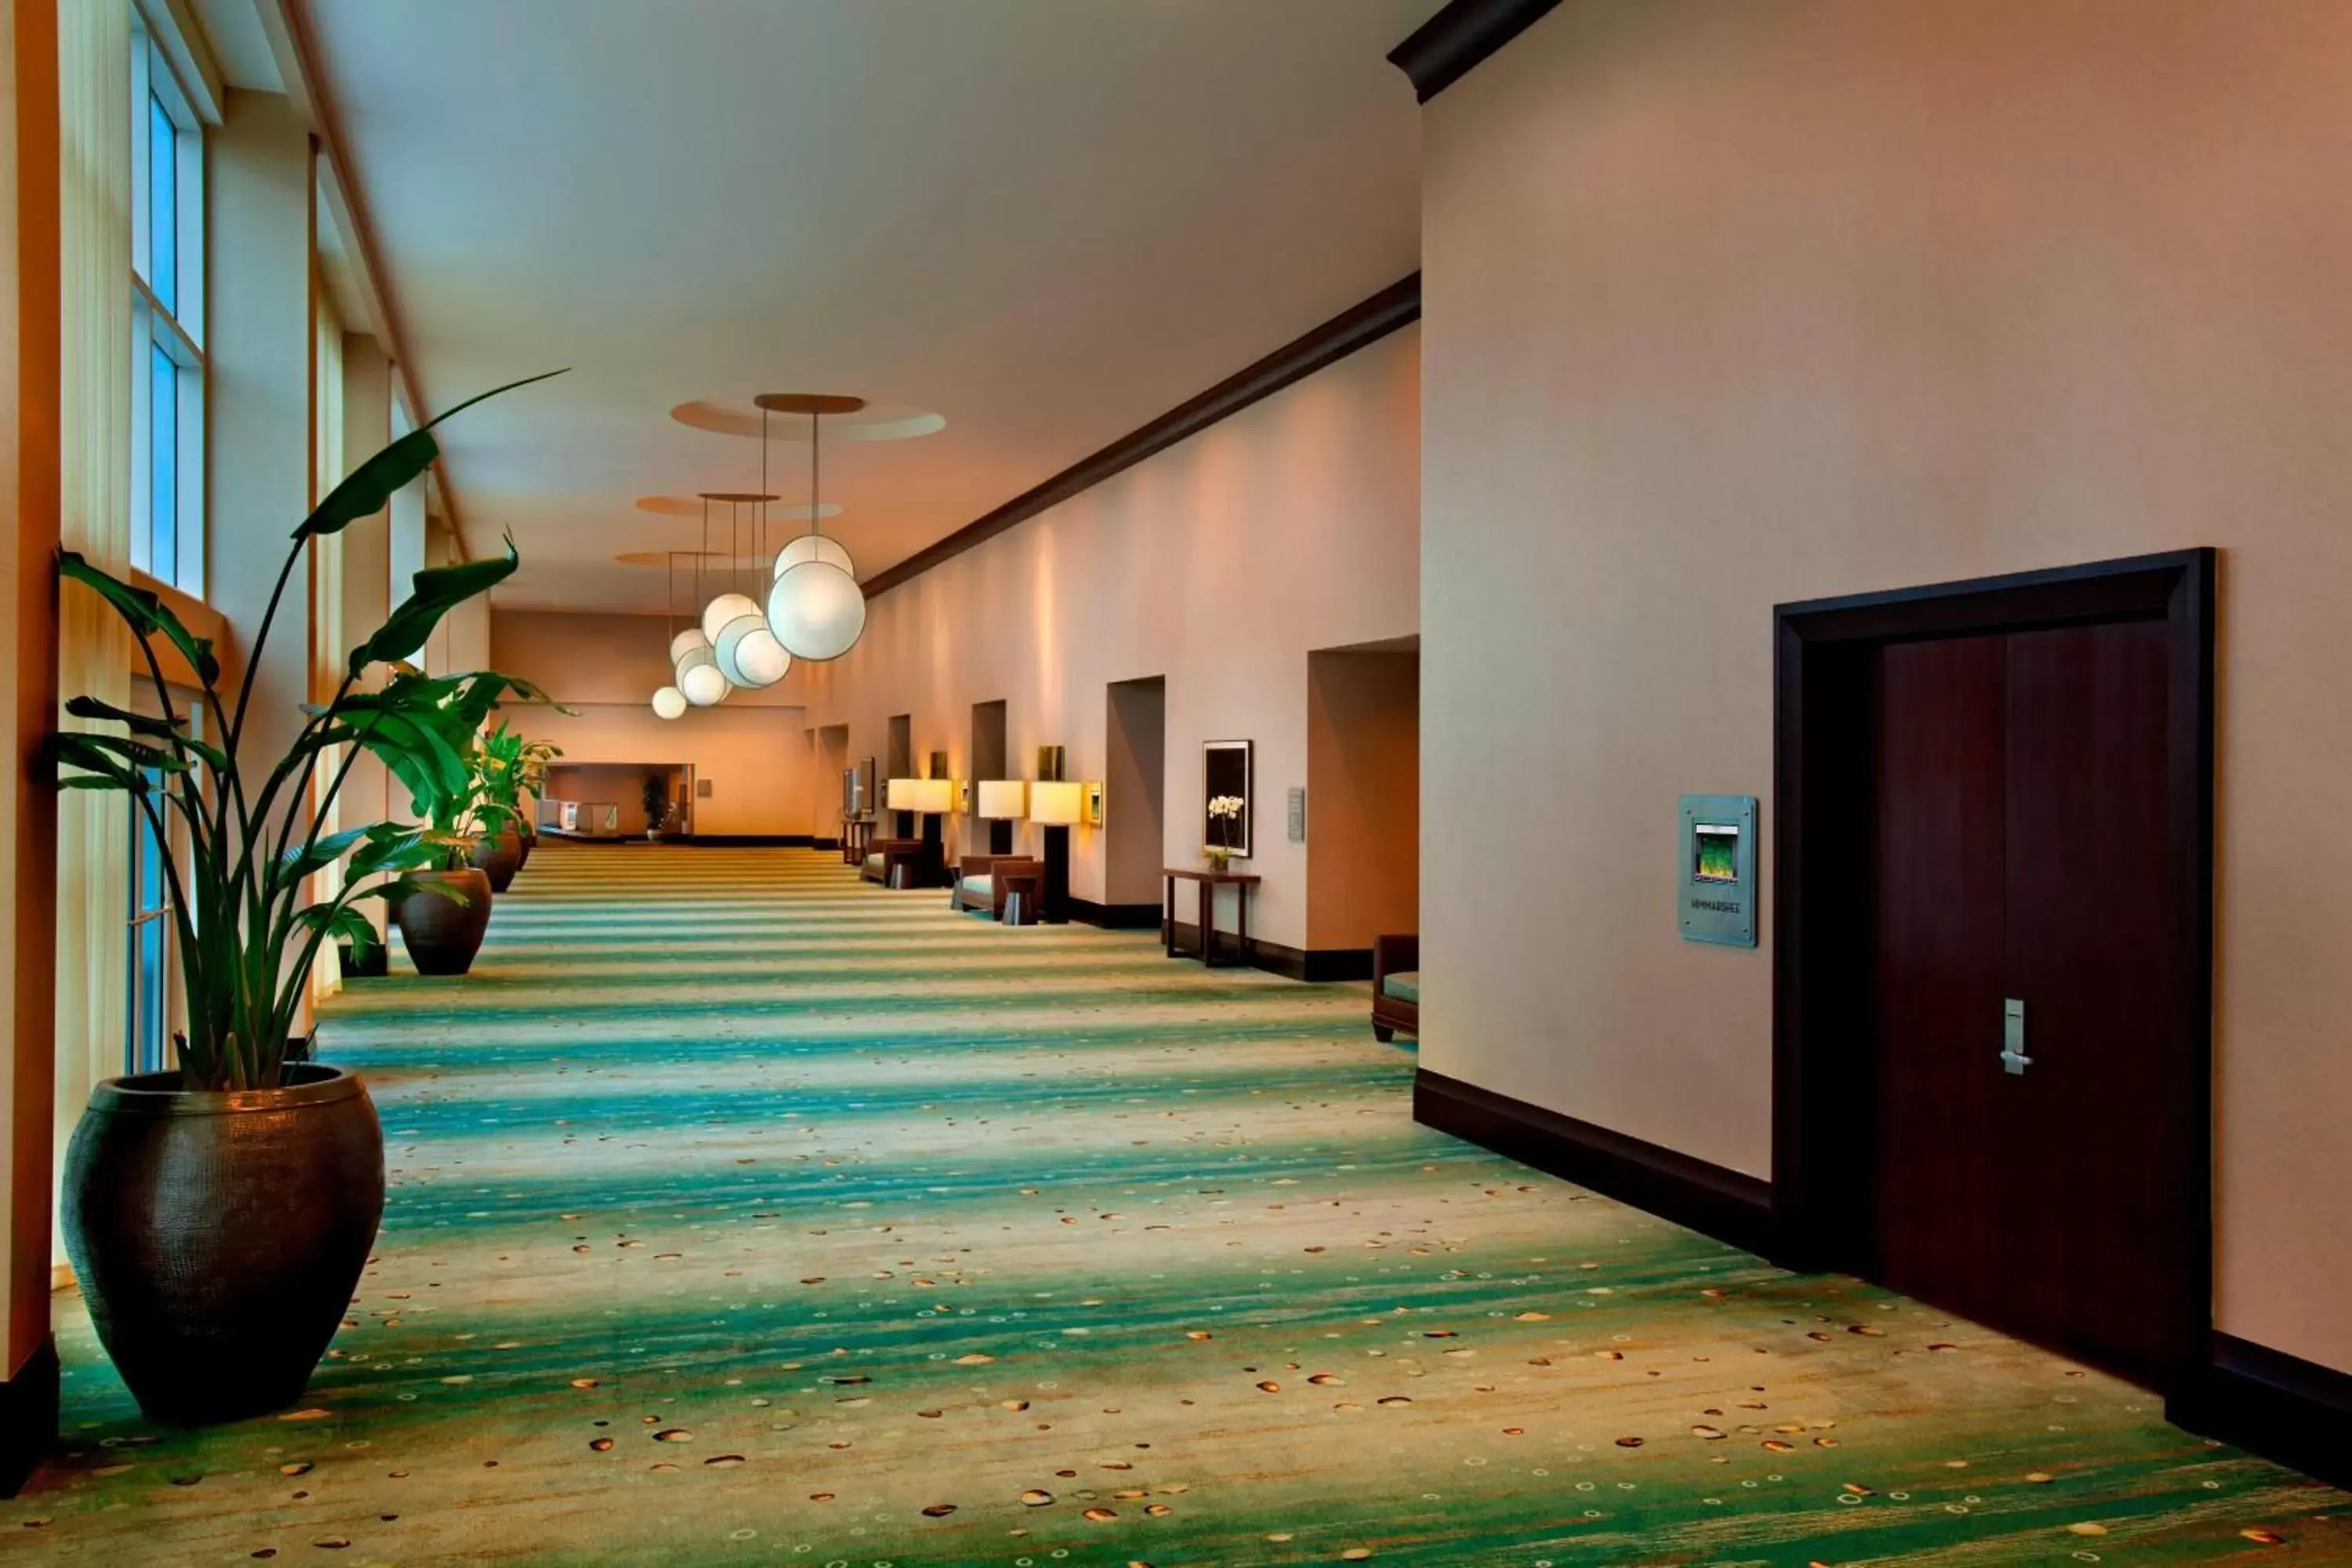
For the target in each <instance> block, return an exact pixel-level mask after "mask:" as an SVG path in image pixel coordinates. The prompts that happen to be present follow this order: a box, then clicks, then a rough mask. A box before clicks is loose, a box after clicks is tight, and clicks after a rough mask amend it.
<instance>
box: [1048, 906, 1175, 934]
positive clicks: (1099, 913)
mask: <svg viewBox="0 0 2352 1568" xmlns="http://www.w3.org/2000/svg"><path fill="white" fill-rule="evenodd" d="M1067 908H1068V910H1069V911H1070V918H1071V919H1072V920H1074V921H1077V922H1078V923H1079V924H1081V925H1090V926H1100V927H1102V928H1103V930H1105V931H1158V930H1159V929H1160V906H1159V905H1158V904H1098V903H1096V902H1095V901H1094V900H1092V899H1072V900H1069V902H1068V905H1067Z"/></svg>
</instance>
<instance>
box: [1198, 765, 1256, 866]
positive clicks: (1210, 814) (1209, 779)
mask: <svg viewBox="0 0 2352 1568" xmlns="http://www.w3.org/2000/svg"><path fill="white" fill-rule="evenodd" d="M1250 747H1251V742H1247V741H1203V742H1201V846H1202V848H1204V849H1214V848H1220V847H1224V848H1230V849H1231V850H1232V851H1233V854H1234V858H1236V859H1242V860H1246V859H1248V858H1249V853H1250V787H1251V785H1252V784H1253V783H1254V782H1255V781H1254V780H1253V779H1252V777H1251V767H1250ZM1234 800H1238V801H1239V802H1241V805H1240V807H1239V809H1238V810H1235V809H1234V808H1231V807H1226V808H1224V809H1223V810H1222V811H1221V810H1220V808H1219V803H1220V802H1223V801H1234Z"/></svg>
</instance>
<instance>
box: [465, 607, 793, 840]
mask: <svg viewBox="0 0 2352 1568" xmlns="http://www.w3.org/2000/svg"><path fill="white" fill-rule="evenodd" d="M489 643H490V646H489V663H490V667H491V668H495V669H499V670H502V671H504V672H505V673H507V674H509V675H519V676H521V677H522V678H523V679H526V680H530V681H531V682H533V683H534V684H536V685H538V686H539V687H541V689H544V690H545V691H546V692H547V693H548V694H549V695H550V696H551V697H552V698H554V699H555V700H556V701H558V702H559V703H562V704H563V705H564V706H566V707H570V708H572V709H575V710H577V711H576V712H574V713H571V714H564V713H557V712H552V711H551V710H546V709H543V708H518V709H512V710H509V711H508V713H507V715H506V716H507V717H508V718H509V719H510V720H511V721H512V722H513V724H514V727H515V728H516V729H517V730H519V731H521V732H523V733H524V734H526V735H530V736H533V737H544V738H545V739H547V740H550V741H552V742H555V743H556V744H557V745H559V746H561V747H562V748H563V760H564V761H565V762H567V763H692V764H693V765H694V770H695V776H696V777H697V779H698V780H701V781H705V782H708V783H709V785H710V794H709V796H708V797H707V798H698V799H697V800H696V801H695V802H694V828H695V831H696V832H697V833H698V834H703V835H711V834H756V835H761V836H778V835H793V834H803V833H808V832H810V831H811V830H812V829H811V817H812V815H813V808H812V805H811V787H812V785H811V774H812V773H813V771H814V763H813V759H812V755H811V752H810V749H809V742H808V736H807V732H806V731H807V728H808V726H807V723H806V720H805V716H804V714H803V710H802V709H801V708H800V706H799V705H798V704H797V703H793V702H789V701H786V700H783V699H784V697H785V696H786V695H787V689H788V687H789V678H787V681H786V683H785V684H784V685H782V686H778V687H772V688H770V689H767V690H765V691H743V692H738V693H736V694H735V695H734V696H733V697H730V698H729V699H728V700H726V701H725V702H723V703H721V704H719V706H718V707H716V708H696V709H689V710H688V711H687V713H686V716H685V717H684V718H681V719H671V720H664V719H660V718H656V716H655V714H654V710H653V708H652V705H651V699H652V697H653V693H654V690H655V689H656V687H659V686H661V685H662V684H664V683H665V682H666V681H667V680H668V679H669V666H668V662H667V657H666V656H667V651H668V647H669V630H668V628H667V625H666V623H665V622H664V621H663V619H662V618H661V617H660V616H596V615H567V614H562V613H557V612H552V611H538V610H494V611H492V612H491V615H490V634H489ZM635 798H636V797H635V795H634V794H632V795H630V797H629V801H627V802H624V803H623V804H624V805H630V807H631V809H635V807H634V805H631V803H633V802H634V801H635ZM831 824H832V816H831V814H829V813H828V815H827V816H826V823H825V827H824V831H826V832H830V831H831V830H832V827H831Z"/></svg>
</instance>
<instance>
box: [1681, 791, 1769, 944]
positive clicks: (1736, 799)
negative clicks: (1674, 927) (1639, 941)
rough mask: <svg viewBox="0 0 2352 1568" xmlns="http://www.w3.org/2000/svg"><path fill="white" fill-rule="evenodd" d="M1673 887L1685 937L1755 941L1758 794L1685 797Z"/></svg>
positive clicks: (1730, 942) (1696, 940)
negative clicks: (1679, 906)
mask: <svg viewBox="0 0 2352 1568" xmlns="http://www.w3.org/2000/svg"><path fill="white" fill-rule="evenodd" d="M1756 894H1757V889H1756V797H1755V796H1754V795H1685V796H1683V804H1682V819H1681V831H1680V836H1679V837H1677V839H1676V840H1675V897H1676V899H1677V900H1678V901H1679V903H1680V905H1681V921H1682V932H1683V940H1684V941H1685V942H1719V943H1721V944H1723V945H1724V946H1727V947H1754V946H1755V945H1756V903H1757V898H1756Z"/></svg>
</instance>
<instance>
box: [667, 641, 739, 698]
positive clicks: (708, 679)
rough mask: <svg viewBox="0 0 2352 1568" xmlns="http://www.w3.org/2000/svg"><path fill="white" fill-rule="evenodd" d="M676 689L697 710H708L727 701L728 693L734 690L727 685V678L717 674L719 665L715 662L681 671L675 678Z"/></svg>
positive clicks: (706, 657) (707, 656) (707, 657)
mask: <svg viewBox="0 0 2352 1568" xmlns="http://www.w3.org/2000/svg"><path fill="white" fill-rule="evenodd" d="M703 657H704V658H705V659H706V660H709V655H708V654H706V655H704V656H703ZM677 689H678V690H679V691H680V692H682V693H684V694H685V697H686V700H688V702H691V703H693V704H694V705H695V706H696V707H697V708H708V707H710V706H711V705H712V704H713V703H717V702H723V701H725V700H727V694H728V692H730V690H732V689H733V688H732V687H730V686H729V685H728V684H727V677H726V676H724V675H722V674H720V673H719V665H718V663H717V661H715V660H709V662H706V663H702V664H698V665H695V666H693V667H692V668H688V669H686V670H684V671H681V672H680V673H679V675H678V678H677Z"/></svg>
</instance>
